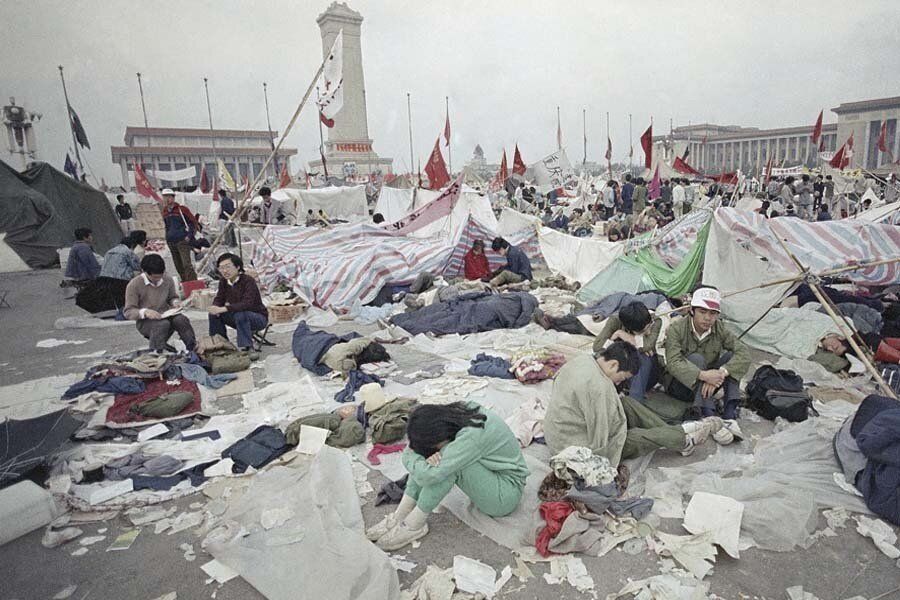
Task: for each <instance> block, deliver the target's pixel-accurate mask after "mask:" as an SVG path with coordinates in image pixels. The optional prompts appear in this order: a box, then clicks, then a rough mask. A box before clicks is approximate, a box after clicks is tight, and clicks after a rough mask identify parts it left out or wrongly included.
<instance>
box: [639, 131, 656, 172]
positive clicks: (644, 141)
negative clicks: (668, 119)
mask: <svg viewBox="0 0 900 600" xmlns="http://www.w3.org/2000/svg"><path fill="white" fill-rule="evenodd" d="M641 148H643V149H644V167H645V168H647V169H649V168H650V165H651V164H652V163H653V124H652V123H651V124H650V127H648V128H647V131H645V132H644V135H642V136H641Z"/></svg>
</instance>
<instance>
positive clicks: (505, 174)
mask: <svg viewBox="0 0 900 600" xmlns="http://www.w3.org/2000/svg"><path fill="white" fill-rule="evenodd" d="M507 179H509V169H508V168H507V166H506V148H504V149H503V158H501V159H500V187H503V186H505V185H506V180H507Z"/></svg>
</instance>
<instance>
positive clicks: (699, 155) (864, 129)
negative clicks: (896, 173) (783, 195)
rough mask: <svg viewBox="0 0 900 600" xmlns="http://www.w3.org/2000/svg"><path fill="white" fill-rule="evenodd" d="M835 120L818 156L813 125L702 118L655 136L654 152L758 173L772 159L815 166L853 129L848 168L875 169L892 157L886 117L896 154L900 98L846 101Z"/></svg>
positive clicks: (712, 169)
mask: <svg viewBox="0 0 900 600" xmlns="http://www.w3.org/2000/svg"><path fill="white" fill-rule="evenodd" d="M831 112H833V113H835V114H836V115H837V117H838V119H837V123H827V124H824V125H823V126H822V139H823V140H824V142H823V145H824V150H823V152H822V153H821V156H820V155H819V149H818V146H817V145H814V144H813V143H812V139H811V135H812V130H813V126H812V125H803V126H800V127H784V128H779V129H759V128H756V127H739V126H736V125H714V124H710V123H702V124H698V125H689V126H685V127H675V128H674V129H673V130H672V132H671V133H670V134H669V135H664V136H654V138H653V143H654V153H658V154H657V156H660V157H661V158H662V159H663V160H664V161H665V162H666V163H668V164H670V165H671V164H672V161H674V160H675V157H676V156H684V153H685V151H686V150H687V149H688V148H689V149H690V152H689V154H688V158H687V163H688V164H690V165H691V166H692V167H694V168H695V169H698V170H700V171H703V172H705V173H718V172H722V171H725V172H731V171H736V170H738V169H740V170H741V171H743V172H745V173H751V174H755V173H758V172H761V171H762V170H763V169H765V166H766V163H767V162H768V160H769V158H770V157H771V158H772V164H773V165H774V166H776V167H782V166H784V167H792V166H797V165H803V166H807V167H810V168H812V167H816V166H818V165H819V164H821V162H822V161H825V160H828V159H830V158H831V157H832V156H833V154H834V152H835V151H837V149H838V148H840V147H841V145H843V144H844V143H845V142H846V141H847V139H848V138H849V137H850V134H851V133H852V134H853V140H854V144H853V155H852V157H851V159H850V166H849V167H848V168H859V167H862V168H866V169H875V168H877V167H879V166H881V165H883V164H885V163H888V162H892V159H891V158H889V156H888V155H887V154H885V153H883V152H880V151H879V150H878V147H877V143H878V136H879V135H880V132H881V124H882V122H883V121H886V122H887V147H888V149H889V150H890V151H891V153H892V155H893V157H894V158H893V160H896V159H897V158H898V156H897V147H898V139H897V119H898V118H900V97H894V98H881V99H877V100H864V101H861V102H847V103H843V104H841V105H840V106H838V107H835V108H832V109H831Z"/></svg>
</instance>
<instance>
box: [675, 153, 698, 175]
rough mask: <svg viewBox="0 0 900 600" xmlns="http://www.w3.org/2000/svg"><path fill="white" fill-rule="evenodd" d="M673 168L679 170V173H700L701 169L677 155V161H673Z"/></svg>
mask: <svg viewBox="0 0 900 600" xmlns="http://www.w3.org/2000/svg"><path fill="white" fill-rule="evenodd" d="M672 168H673V169H675V170H676V171H678V172H679V173H685V174H687V175H700V171H698V170H697V169H695V168H694V167H692V166H691V165H689V164H688V163H687V161H686V160H684V158H681V157H678V156H676V157H675V162H674V163H672Z"/></svg>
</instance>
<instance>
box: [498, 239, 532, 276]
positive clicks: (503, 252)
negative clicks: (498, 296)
mask: <svg viewBox="0 0 900 600" xmlns="http://www.w3.org/2000/svg"><path fill="white" fill-rule="evenodd" d="M491 249H493V251H494V252H497V253H498V254H500V256H503V257H505V258H506V267H504V268H501V269H500V270H499V272H497V273H495V274H494V277H493V278H492V279H491V285H492V286H494V287H500V286H502V285H508V284H510V283H522V282H523V281H531V279H532V275H531V261H530V260H528V255H527V254H525V252H523V251H522V249H521V248H519V247H518V246H513V245H511V244H510V243H509V242H507V241H506V240H505V239H503V238H502V237H495V238H494V241H493V242H491Z"/></svg>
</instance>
